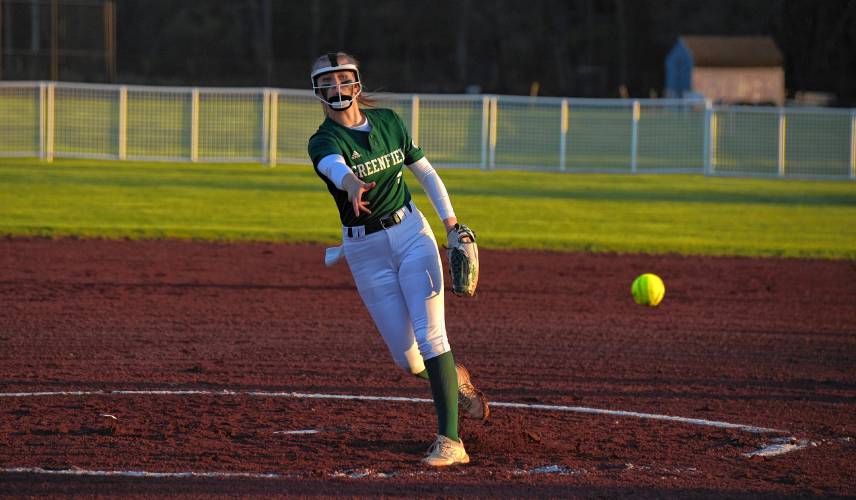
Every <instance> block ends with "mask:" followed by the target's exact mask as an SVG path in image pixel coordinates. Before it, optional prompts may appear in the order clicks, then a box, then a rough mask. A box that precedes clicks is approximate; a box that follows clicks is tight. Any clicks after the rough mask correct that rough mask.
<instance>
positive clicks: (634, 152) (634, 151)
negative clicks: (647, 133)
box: [630, 101, 640, 174]
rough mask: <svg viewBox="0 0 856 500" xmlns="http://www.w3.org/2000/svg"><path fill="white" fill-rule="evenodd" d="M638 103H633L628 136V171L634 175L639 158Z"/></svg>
mask: <svg viewBox="0 0 856 500" xmlns="http://www.w3.org/2000/svg"><path fill="white" fill-rule="evenodd" d="M639 114H640V106H639V101H633V127H632V129H631V136H630V171H631V172H633V173H634V174H635V173H636V164H637V163H638V158H639Z"/></svg>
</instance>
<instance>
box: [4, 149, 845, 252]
mask: <svg viewBox="0 0 856 500" xmlns="http://www.w3.org/2000/svg"><path fill="white" fill-rule="evenodd" d="M442 176H443V179H444V181H445V182H446V185H447V186H448V188H449V192H450V193H451V196H452V200H453V202H454V205H455V209H456V211H457V213H458V216H459V218H460V219H461V220H462V221H464V222H466V223H467V224H469V225H471V226H472V227H473V228H474V229H475V230H476V232H477V233H478V234H479V236H480V243H481V244H482V246H484V247H488V248H540V249H553V250H563V251H587V252H641V253H681V254H705V255H748V256H788V257H821V258H846V259H856V183H852V182H820V181H797V180H784V181H783V180H759V179H736V178H710V177H703V176H699V175H621V174H617V175H608V174H602V175H595V174H556V173H532V172H519V171H496V172H481V171H478V170H452V169H447V170H443V171H442ZM407 179H408V184H409V185H410V186H411V188H412V190H413V191H414V194H415V196H414V198H415V200H416V203H417V204H418V205H419V206H420V207H422V209H423V211H425V212H426V213H428V214H429V215H430V217H429V220H431V223H432V225H433V226H434V229H435V231H438V230H439V229H440V223H439V221H437V220H436V219H437V217H436V214H434V212H433V210H432V209H431V208H430V205H429V203H428V201H427V199H426V197H425V196H424V194H422V191H421V189H420V188H419V187H418V184H417V183H416V181H415V180H414V179H413V177H412V176H411V175H410V174H409V172H408V174H407ZM414 187H415V189H413V188H414ZM0 193H2V196H0V234H6V235H26V236H48V237H54V236H81V237H106V238H196V239H211V240H265V241H314V242H335V241H337V239H338V235H339V229H338V227H339V223H338V217H337V214H336V213H335V209H334V207H333V204H332V200H331V198H330V195H329V194H328V193H327V192H326V189H325V187H324V185H323V183H322V182H321V181H320V180H319V179H318V178H317V177H316V176H315V173H314V172H313V170H312V169H311V167H309V166H306V165H299V166H295V165H291V166H279V167H277V168H273V169H269V168H265V167H262V166H260V165H258V164H241V165H239V164H190V163H182V164H172V163H141V162H112V161H94V160H57V161H56V162H54V163H52V164H48V163H42V162H39V161H37V160H32V159H11V158H7V159H0Z"/></svg>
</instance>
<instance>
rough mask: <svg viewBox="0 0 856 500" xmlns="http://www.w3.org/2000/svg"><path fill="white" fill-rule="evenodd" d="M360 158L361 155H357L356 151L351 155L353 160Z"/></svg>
mask: <svg viewBox="0 0 856 500" xmlns="http://www.w3.org/2000/svg"><path fill="white" fill-rule="evenodd" d="M359 157H360V153H357V152H356V151H354V152H353V153H351V159H352V160H356V159H358V158H359Z"/></svg>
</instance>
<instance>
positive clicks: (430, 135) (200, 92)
mask: <svg viewBox="0 0 856 500" xmlns="http://www.w3.org/2000/svg"><path fill="white" fill-rule="evenodd" d="M375 97H376V98H377V105H378V106H381V107H388V108H391V109H394V110H395V111H396V112H398V113H399V114H400V115H401V116H402V118H403V119H404V120H405V122H407V123H408V125H409V127H410V130H411V133H412V135H413V137H414V140H415V142H416V143H417V144H419V145H420V146H421V147H422V148H423V149H424V150H425V151H426V154H427V155H428V157H429V158H430V159H431V161H432V163H434V164H435V165H438V166H441V167H453V166H458V167H470V168H481V169H485V170H492V169H527V170H548V171H560V172H632V173H636V172H649V173H654V172H675V173H677V172H698V173H705V174H708V175H740V176H773V177H817V178H844V179H851V180H853V179H856V109H821V108H811V109H806V108H773V107H753V106H713V105H712V104H711V103H710V102H708V101H704V100H678V99H638V100H632V99H572V98H566V99H563V98H548V97H542V98H531V97H518V96H494V95H402V94H382V95H377V96H375ZM321 106H322V105H321V104H320V103H319V102H318V100H316V99H315V98H314V97H313V95H312V93H311V91H304V90H289V89H270V88H202V87H199V88H189V87H155V86H130V85H98V84H74V83H55V82H0V156H30V157H40V158H42V159H45V160H48V161H50V160H52V159H53V158H54V157H82V158H110V159H119V160H125V159H128V160H163V161H206V162H221V161H222V162H260V163H265V164H269V165H276V164H277V163H308V161H309V160H308V156H307V153H306V142H307V139H308V138H309V136H310V135H312V133H313V132H314V131H315V130H316V129H317V127H318V125H319V124H320V122H321V121H322V119H323V114H322V111H321Z"/></svg>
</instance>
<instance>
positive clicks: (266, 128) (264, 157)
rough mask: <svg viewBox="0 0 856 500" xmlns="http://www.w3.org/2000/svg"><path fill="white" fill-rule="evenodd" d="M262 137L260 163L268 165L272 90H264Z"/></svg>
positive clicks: (261, 123) (260, 139)
mask: <svg viewBox="0 0 856 500" xmlns="http://www.w3.org/2000/svg"><path fill="white" fill-rule="evenodd" d="M261 115H262V116H261V122H260V125H261V127H260V129H261V137H260V138H259V141H260V142H261V144H260V147H259V149H260V151H259V161H260V162H261V163H268V162H269V161H270V159H269V158H268V155H269V154H270V148H269V147H268V141H269V140H270V89H267V88H266V89H264V90H262V113H261Z"/></svg>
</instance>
